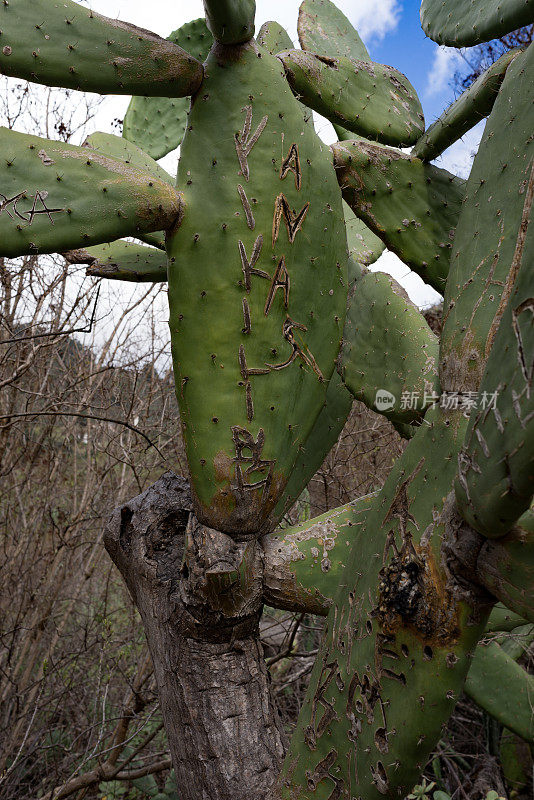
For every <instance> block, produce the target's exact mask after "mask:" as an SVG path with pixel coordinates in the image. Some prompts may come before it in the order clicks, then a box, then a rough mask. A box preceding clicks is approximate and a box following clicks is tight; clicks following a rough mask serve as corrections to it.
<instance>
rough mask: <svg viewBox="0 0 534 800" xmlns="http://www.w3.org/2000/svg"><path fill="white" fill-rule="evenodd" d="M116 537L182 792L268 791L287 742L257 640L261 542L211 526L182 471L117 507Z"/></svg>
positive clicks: (241, 797)
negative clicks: (195, 509)
mask: <svg viewBox="0 0 534 800" xmlns="http://www.w3.org/2000/svg"><path fill="white" fill-rule="evenodd" d="M105 543H106V548H107V550H108V552H109V554H110V556H111V558H112V559H113V561H114V562H115V564H116V565H117V567H118V568H119V570H120V572H121V574H122V576H123V578H124V580H125V582H126V584H127V586H128V589H129V591H130V593H131V595H132V598H133V600H134V602H135V604H136V606H137V608H138V609H139V612H140V614H141V618H142V620H143V625H144V628H145V633H146V637H147V640H148V645H149V647H150V652H151V654H152V659H153V662H154V670H155V675H156V680H157V684H158V689H159V696H160V701H161V709H162V713H163V720H164V724H165V729H166V731H167V736H168V740H169V747H170V751H171V756H172V760H173V765H174V768H175V772H176V782H177V785H178V787H179V791H180V797H181V798H183V800H230V798H231V800H260V798H261V799H262V800H263V798H265V797H268V796H269V795H270V790H271V787H272V785H273V783H274V781H275V779H276V777H277V775H278V773H279V770H280V766H281V763H282V759H283V757H284V750H285V744H286V743H285V736H284V732H283V729H282V725H281V722H280V719H279V717H278V712H277V710H276V708H275V705H274V701H273V699H272V697H271V692H270V685H269V674H268V672H267V669H266V666H265V661H264V655H263V648H262V645H261V643H260V642H259V638H258V623H259V618H260V615H261V609H262V583H263V579H262V563H263V552H262V550H261V546H260V545H259V544H258V543H257V542H256V541H253V542H250V541H249V542H247V543H237V542H234V541H233V540H232V539H231V538H230V537H229V536H226V535H225V534H221V533H219V532H217V531H212V530H210V529H207V528H204V527H203V526H201V525H200V524H199V523H198V522H197V521H196V519H195V518H194V517H193V514H192V513H191V497H190V493H189V486H188V483H187V481H186V480H184V479H183V478H178V477H176V476H175V475H173V474H172V473H166V474H165V475H163V476H162V478H160V479H159V480H158V481H157V482H156V483H155V484H154V485H153V486H151V487H150V488H149V489H147V490H146V491H145V492H143V494H141V495H139V496H138V497H136V498H134V499H133V500H131V501H129V502H128V503H127V504H126V505H124V506H122V508H120V509H117V510H116V511H115V512H114V514H113V516H112V517H111V520H110V522H109V524H108V527H107V530H106V534H105ZM222 589H223V590H224V591H221V590H222ZM221 596H222V597H224V598H225V599H224V600H222V601H221Z"/></svg>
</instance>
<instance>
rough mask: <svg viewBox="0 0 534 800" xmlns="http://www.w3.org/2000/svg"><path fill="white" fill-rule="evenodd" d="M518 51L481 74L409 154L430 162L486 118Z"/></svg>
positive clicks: (496, 62)
mask: <svg viewBox="0 0 534 800" xmlns="http://www.w3.org/2000/svg"><path fill="white" fill-rule="evenodd" d="M519 52H520V51H519V50H510V51H509V52H508V53H505V54H504V55H503V56H501V57H500V58H499V59H498V60H497V61H495V62H494V63H493V64H492V65H491V66H490V67H489V68H488V69H487V70H486V71H485V72H484V73H482V75H480V77H479V78H477V79H476V81H474V83H472V84H471V86H470V87H469V88H468V89H466V91H465V92H464V93H463V94H461V95H460V97H459V98H458V99H457V100H455V102H454V103H453V104H452V105H451V106H449V108H448V109H447V110H446V111H444V112H443V114H442V115H441V116H440V117H439V118H438V119H437V120H436V122H434V123H433V124H432V125H431V126H430V128H428V130H427V131H425V133H424V134H423V136H421V138H420V139H419V141H418V142H417V144H416V145H415V147H414V149H413V150H412V155H413V156H416V157H417V158H421V159H422V160H423V161H432V159H434V158H437V157H438V156H439V155H441V153H443V151H444V150H446V149H447V147H450V146H451V144H454V142H456V141H458V139H461V138H462V136H463V135H464V133H467V131H468V130H470V129H471V128H472V127H473V126H474V125H476V124H477V123H478V122H480V120H481V119H484V117H487V116H488V114H489V113H490V111H491V109H492V108H493V104H494V103H495V99H496V97H497V94H498V91H499V89H500V86H501V83H502V82H503V80H504V76H505V74H506V70H507V69H508V67H509V66H510V62H511V61H513V59H514V58H515V57H516V55H517V54H518V53H519Z"/></svg>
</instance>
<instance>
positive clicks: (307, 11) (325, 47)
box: [297, 0, 371, 61]
mask: <svg viewBox="0 0 534 800" xmlns="http://www.w3.org/2000/svg"><path fill="white" fill-rule="evenodd" d="M297 27H298V35H299V42H300V46H301V47H302V49H303V50H309V51H311V52H312V53H318V54H319V55H322V56H329V57H330V58H340V57H341V58H352V59H354V60H356V61H370V60H371V59H370V57H369V53H368V52H367V49H366V47H365V45H364V43H363V42H362V40H361V39H360V36H359V34H358V32H357V31H356V30H355V28H354V27H353V26H352V25H351V23H350V22H349V20H348V19H347V17H346V16H345V14H343V12H342V11H340V10H339V8H337V6H335V5H334V3H331V2H330V0H304V2H303V3H302V4H301V6H300V10H299V19H298V26H297Z"/></svg>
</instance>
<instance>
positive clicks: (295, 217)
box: [272, 194, 310, 247]
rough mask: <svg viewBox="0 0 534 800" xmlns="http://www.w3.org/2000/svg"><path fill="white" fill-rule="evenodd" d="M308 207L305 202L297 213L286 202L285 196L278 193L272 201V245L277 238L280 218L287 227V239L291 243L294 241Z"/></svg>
mask: <svg viewBox="0 0 534 800" xmlns="http://www.w3.org/2000/svg"><path fill="white" fill-rule="evenodd" d="M309 207H310V204H309V203H306V205H305V206H303V208H301V210H300V211H299V212H298V213H297V212H296V211H294V210H293V209H292V208H291V206H290V205H289V203H288V202H287V200H286V198H285V196H284V195H283V194H279V195H278V197H277V198H276V200H275V203H274V216H273V230H272V243H273V247H274V245H275V244H276V241H277V239H278V234H279V233H280V223H281V221H282V219H283V220H284V222H285V223H286V228H287V235H288V236H289V241H290V242H291V244H293V242H294V241H295V236H296V235H297V233H298V232H299V231H300V229H301V228H302V223H303V222H304V219H305V217H306V214H307V213H308V209H309Z"/></svg>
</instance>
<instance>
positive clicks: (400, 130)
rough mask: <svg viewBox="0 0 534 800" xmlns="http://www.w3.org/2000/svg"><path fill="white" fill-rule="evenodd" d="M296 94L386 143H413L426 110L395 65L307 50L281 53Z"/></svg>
mask: <svg viewBox="0 0 534 800" xmlns="http://www.w3.org/2000/svg"><path fill="white" fill-rule="evenodd" d="M278 58H279V59H280V60H281V61H282V63H283V65H284V68H285V71H286V77H287V80H288V81H289V85H290V86H291V88H292V90H293V92H294V93H295V94H296V96H297V97H298V98H299V99H300V100H302V102H303V103H304V104H305V105H307V106H309V107H310V108H313V109H314V111H317V112H319V114H323V116H325V117H327V118H328V119H329V120H331V121H332V122H335V123H337V124H338V125H341V126H342V127H344V128H347V129H348V130H351V131H354V132H355V133H358V134H360V135H362V136H366V137H367V138H370V139H376V140H377V141H380V142H383V143H384V144H392V145H409V144H415V143H416V141H417V140H418V139H419V137H420V136H421V134H422V133H423V131H424V129H425V122H424V117H423V109H422V108H421V104H420V102H419V98H418V97H417V93H416V91H415V89H414V88H413V86H412V85H411V83H410V82H409V81H408V79H407V78H406V77H405V76H404V75H403V74H402V73H401V72H399V71H398V70H396V69H393V67H388V66H385V65H383V64H376V63H374V62H370V61H353V60H351V59H349V58H330V57H328V58H327V57H325V56H316V55H314V54H313V53H308V52H305V51H303V50H285V51H283V52H282V53H278Z"/></svg>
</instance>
